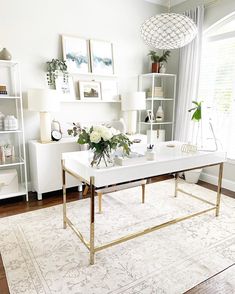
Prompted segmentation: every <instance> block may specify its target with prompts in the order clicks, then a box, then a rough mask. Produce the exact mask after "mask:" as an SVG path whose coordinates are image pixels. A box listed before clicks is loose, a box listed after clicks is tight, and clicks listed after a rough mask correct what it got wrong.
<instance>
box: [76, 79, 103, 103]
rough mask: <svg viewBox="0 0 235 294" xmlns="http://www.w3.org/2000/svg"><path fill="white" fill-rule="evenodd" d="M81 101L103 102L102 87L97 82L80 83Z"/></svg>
mask: <svg viewBox="0 0 235 294" xmlns="http://www.w3.org/2000/svg"><path fill="white" fill-rule="evenodd" d="M78 85H79V96H80V100H85V101H96V100H101V85H100V82H96V81H79V83H78Z"/></svg>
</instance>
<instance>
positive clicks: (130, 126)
mask: <svg viewBox="0 0 235 294" xmlns="http://www.w3.org/2000/svg"><path fill="white" fill-rule="evenodd" d="M145 96H146V95H145V92H133V93H129V94H127V95H126V96H123V97H122V111H127V133H128V134H135V133H136V122H137V110H144V109H146V99H145Z"/></svg>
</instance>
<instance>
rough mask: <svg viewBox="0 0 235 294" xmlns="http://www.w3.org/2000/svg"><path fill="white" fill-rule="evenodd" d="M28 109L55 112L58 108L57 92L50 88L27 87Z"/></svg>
mask: <svg viewBox="0 0 235 294" xmlns="http://www.w3.org/2000/svg"><path fill="white" fill-rule="evenodd" d="M28 109H29V110H31V111H38V112H57V111H59V110H60V99H59V94H58V92H57V91H56V90H52V89H29V90H28Z"/></svg>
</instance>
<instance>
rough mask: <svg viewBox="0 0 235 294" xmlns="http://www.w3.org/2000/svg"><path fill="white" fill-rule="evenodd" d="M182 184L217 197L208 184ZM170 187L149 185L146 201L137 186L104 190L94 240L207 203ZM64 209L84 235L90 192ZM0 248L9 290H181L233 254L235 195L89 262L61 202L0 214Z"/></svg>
mask: <svg viewBox="0 0 235 294" xmlns="http://www.w3.org/2000/svg"><path fill="white" fill-rule="evenodd" d="M180 185H181V186H182V187H183V188H184V189H185V190H187V191H192V192H193V193H195V194H197V195H200V196H201V197H204V198H205V199H207V200H209V201H213V200H215V197H216V195H215V193H214V192H213V191H210V190H207V189H205V188H202V187H200V186H198V185H190V184H186V183H184V182H181V183H180ZM173 195H174V182H173V180H167V181H163V182H159V183H155V184H149V185H147V187H146V203H145V204H142V203H141V187H137V188H132V189H128V190H125V191H120V192H115V193H112V194H110V195H105V196H103V213H102V214H98V213H97V214H96V215H95V218H96V225H95V240H96V244H101V243H103V242H107V241H111V240H112V239H116V238H118V237H121V236H123V235H125V234H126V233H131V232H134V231H136V230H140V229H143V228H146V227H149V226H152V225H156V224H159V223H161V222H164V221H167V220H170V219H172V218H175V217H180V216H183V215H185V214H189V213H193V212H196V211H198V210H201V209H204V208H207V207H208V205H207V204H204V203H202V202H200V201H198V200H196V199H192V198H190V197H188V196H186V195H183V194H182V193H179V196H178V197H177V198H175V197H173ZM96 201H97V199H96ZM96 207H97V203H96ZM68 216H69V217H70V219H71V220H72V221H73V222H74V224H76V226H77V227H78V228H80V230H81V231H82V232H83V234H84V235H85V236H87V239H88V236H89V199H84V200H80V201H76V202H71V203H69V204H68ZM0 250H1V255H2V258H3V262H4V266H5V270H6V275H7V280H8V284H9V288H10V292H11V293H12V294H16V293H24V294H27V293H28V294H34V293H42V294H44V293H63V294H69V293H74V294H75V293H76V294H89V293H97V294H98V293H102V294H105V293H113V294H114V293H115V294H117V293H128V294H134V293H141V294H149V293H157V294H159V293H167V294H168V293H169V294H174V293H184V292H185V291H186V290H188V289H190V288H192V287H194V286H195V285H197V284H199V283H200V282H202V281H203V280H205V279H207V278H209V277H211V276H212V275H214V274H216V273H217V272H219V271H221V270H223V269H225V268H227V267H228V266H230V265H231V264H233V263H234V262H235V200H234V199H232V198H229V197H226V196H222V203H221V213H220V216H219V217H218V218H216V217H215V213H214V212H209V213H207V214H203V215H201V216H197V217H195V218H191V219H188V220H185V221H183V222H180V223H177V224H174V225H172V226H170V227H167V228H163V229H161V230H159V231H155V232H152V233H150V234H147V235H145V236H142V237H139V238H136V239H133V240H130V241H128V242H125V243H122V244H119V245H116V246H113V247H111V248H109V249H106V250H104V251H101V252H98V253H97V254H96V258H95V265H93V266H90V265H89V254H88V251H87V249H86V248H85V247H84V245H83V244H82V243H81V242H80V240H79V239H78V238H77V236H76V235H75V234H74V233H73V232H72V230H71V229H70V228H67V229H66V230H64V229H63V228H62V206H61V205H57V206H54V207H50V208H45V209H40V210H37V211H33V212H29V213H24V214H20V215H16V216H12V217H7V218H3V219H0ZM231 287H234V292H235V285H231Z"/></svg>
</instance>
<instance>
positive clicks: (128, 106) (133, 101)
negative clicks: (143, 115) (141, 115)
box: [122, 92, 146, 111]
mask: <svg viewBox="0 0 235 294" xmlns="http://www.w3.org/2000/svg"><path fill="white" fill-rule="evenodd" d="M145 97H146V95H145V92H133V93H129V94H128V95H125V96H124V97H122V110H123V111H131V110H143V109H146V99H145Z"/></svg>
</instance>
